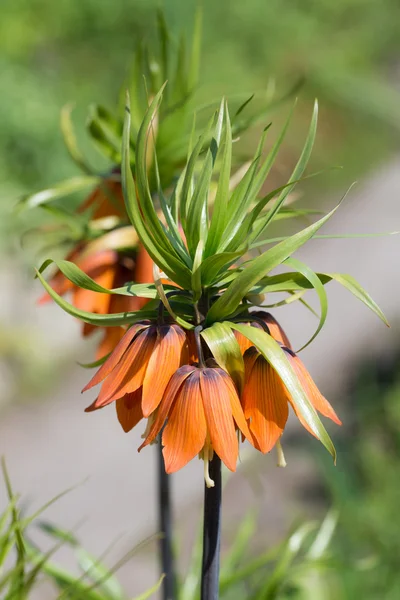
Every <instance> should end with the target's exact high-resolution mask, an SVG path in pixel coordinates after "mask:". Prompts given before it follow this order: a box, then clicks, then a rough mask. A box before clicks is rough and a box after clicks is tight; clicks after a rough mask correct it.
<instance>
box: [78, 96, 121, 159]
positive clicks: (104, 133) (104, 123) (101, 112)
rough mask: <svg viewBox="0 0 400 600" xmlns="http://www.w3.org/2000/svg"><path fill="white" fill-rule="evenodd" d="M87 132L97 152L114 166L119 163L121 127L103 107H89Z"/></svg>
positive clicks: (117, 120) (118, 121)
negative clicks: (96, 147) (95, 145)
mask: <svg viewBox="0 0 400 600" xmlns="http://www.w3.org/2000/svg"><path fill="white" fill-rule="evenodd" d="M86 126H87V128H88V131H89V133H90V135H91V137H92V139H93V140H94V142H95V143H96V144H97V146H98V148H99V150H100V151H101V153H102V154H104V155H105V156H106V157H107V158H109V159H110V160H112V161H113V162H114V163H116V164H120V162H121V138H122V125H121V121H120V120H119V119H116V118H115V117H114V115H112V114H111V112H110V111H109V110H107V109H106V108H105V107H104V106H100V105H96V104H93V105H92V106H91V107H90V112H89V117H88V122H87V125H86Z"/></svg>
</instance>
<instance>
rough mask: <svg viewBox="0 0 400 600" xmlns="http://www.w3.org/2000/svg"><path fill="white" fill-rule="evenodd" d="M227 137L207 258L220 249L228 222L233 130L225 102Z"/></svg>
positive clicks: (206, 253)
mask: <svg viewBox="0 0 400 600" xmlns="http://www.w3.org/2000/svg"><path fill="white" fill-rule="evenodd" d="M224 120H225V132H224V133H225V135H224V139H223V142H222V143H223V144H224V152H223V155H222V165H221V170H220V174H219V180H218V187H217V193H216V195H215V200H214V205H213V213H212V216H211V221H210V227H209V232H208V236H207V243H206V247H205V251H204V255H205V256H206V257H210V256H212V255H213V254H214V253H215V252H216V251H217V249H218V247H219V245H220V242H221V239H222V236H223V233H224V229H225V223H226V220H227V212H226V211H227V207H228V198H229V184H230V176H231V163H232V129H231V123H230V119H229V112H228V104H227V103H226V102H225V114H224Z"/></svg>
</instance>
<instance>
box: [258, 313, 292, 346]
mask: <svg viewBox="0 0 400 600" xmlns="http://www.w3.org/2000/svg"><path fill="white" fill-rule="evenodd" d="M252 314H253V315H254V316H256V317H258V318H259V319H262V320H263V321H264V323H265V324H266V325H268V329H269V332H270V334H271V336H272V337H273V338H274V340H276V341H277V342H280V343H281V344H283V345H284V346H286V348H290V349H291V348H292V346H291V345H290V342H289V338H288V337H287V335H286V333H285V332H284V330H283V329H282V327H281V326H280V325H279V323H278V321H277V320H276V319H275V317H273V316H272V315H271V313H269V312H266V311H264V310H257V311H255V312H254V313H252ZM253 325H254V326H255V327H261V325H260V324H259V323H257V322H255V323H253Z"/></svg>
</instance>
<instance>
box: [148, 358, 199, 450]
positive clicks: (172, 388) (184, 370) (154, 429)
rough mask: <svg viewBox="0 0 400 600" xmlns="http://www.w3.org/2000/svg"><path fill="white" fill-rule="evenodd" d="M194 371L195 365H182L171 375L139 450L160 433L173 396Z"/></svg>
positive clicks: (173, 398)
mask: <svg viewBox="0 0 400 600" xmlns="http://www.w3.org/2000/svg"><path fill="white" fill-rule="evenodd" d="M194 371H196V367H191V366H189V365H184V366H183V367H181V368H180V369H178V370H177V371H176V372H175V373H174V375H172V377H171V379H170V381H169V383H168V385H167V388H166V390H165V392H164V396H163V398H162V400H161V404H160V406H159V408H158V410H157V411H156V418H155V420H154V423H153V425H152V426H151V428H150V431H149V433H148V435H147V437H146V439H145V440H144V442H143V444H142V445H141V446H140V447H139V452H140V451H141V449H142V448H144V447H145V446H147V445H148V444H151V442H153V441H154V440H155V439H156V437H157V435H158V434H159V433H160V431H161V429H162V427H163V425H164V423H165V420H166V418H167V416H168V414H169V412H170V410H171V407H172V404H173V402H174V400H175V398H176V397H177V396H178V394H179V391H180V389H181V387H182V385H183V384H184V382H185V380H186V379H187V378H188V377H189V375H191V374H192V373H193V372H194Z"/></svg>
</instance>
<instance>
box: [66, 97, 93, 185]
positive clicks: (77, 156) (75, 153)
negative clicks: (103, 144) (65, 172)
mask: <svg viewBox="0 0 400 600" xmlns="http://www.w3.org/2000/svg"><path fill="white" fill-rule="evenodd" d="M73 107H74V106H73V104H66V105H65V106H63V107H62V109H61V115H60V125H61V132H62V134H63V138H64V143H65V146H66V148H67V150H68V154H69V155H70V157H71V158H72V160H73V161H74V163H75V164H76V165H78V167H79V168H80V169H82V171H83V172H84V173H86V174H87V175H91V174H92V173H93V169H92V168H91V167H90V166H89V165H88V164H87V162H86V160H85V157H84V156H83V154H82V152H81V151H80V149H79V147H78V142H77V140H76V136H75V132H74V126H73V123H72V119H71V112H72V109H73Z"/></svg>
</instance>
